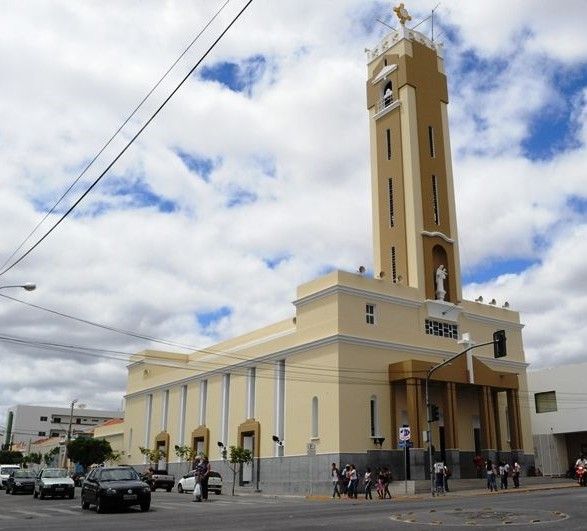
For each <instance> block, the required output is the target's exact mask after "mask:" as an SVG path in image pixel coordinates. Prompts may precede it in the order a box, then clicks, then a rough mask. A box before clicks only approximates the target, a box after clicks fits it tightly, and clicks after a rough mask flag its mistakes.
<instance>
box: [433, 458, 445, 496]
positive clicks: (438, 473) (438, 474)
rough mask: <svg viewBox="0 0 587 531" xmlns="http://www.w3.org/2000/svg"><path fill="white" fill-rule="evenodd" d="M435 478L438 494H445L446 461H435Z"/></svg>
mask: <svg viewBox="0 0 587 531" xmlns="http://www.w3.org/2000/svg"><path fill="white" fill-rule="evenodd" d="M434 479H435V481H434V485H435V489H434V490H435V492H436V494H444V463H443V462H442V461H437V462H436V463H434Z"/></svg>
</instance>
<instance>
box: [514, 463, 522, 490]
mask: <svg viewBox="0 0 587 531" xmlns="http://www.w3.org/2000/svg"><path fill="white" fill-rule="evenodd" d="M521 471H522V467H521V466H520V463H518V462H517V461H514V464H513V466H512V479H513V480H514V489H517V488H519V487H520V472H521Z"/></svg>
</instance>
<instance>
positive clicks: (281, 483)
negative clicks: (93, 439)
mask: <svg viewBox="0 0 587 531" xmlns="http://www.w3.org/2000/svg"><path fill="white" fill-rule="evenodd" d="M404 21H405V20H404ZM366 93H367V108H368V112H369V117H370V135H371V166H372V197H373V241H374V274H373V275H368V274H367V273H366V272H365V271H363V270H361V271H360V272H357V273H349V272H343V271H335V272H332V273H330V274H328V275H326V276H323V277H320V278H318V279H315V280H313V281H311V282H308V283H306V284H303V285H301V286H299V287H298V290H297V297H296V300H295V301H294V302H293V310H292V316H291V318H289V319H286V320H284V321H281V322H279V323H276V324H273V325H271V326H268V327H265V328H262V329H260V330H256V331H254V332H251V333H249V334H245V335H243V336H240V337H237V338H233V339H230V340H227V341H223V342H221V343H219V344H216V345H214V346H212V347H210V348H207V349H204V350H202V351H198V352H194V353H192V354H178V353H169V352H160V351H145V352H141V353H138V354H136V355H135V356H134V357H133V358H132V362H131V364H130V365H129V367H128V387H127V394H126V402H125V418H124V427H123V431H124V456H125V457H124V460H125V462H127V463H128V464H134V465H141V464H144V457H143V455H142V454H141V453H140V451H139V447H148V448H152V449H154V448H160V449H163V450H165V452H166V454H167V457H166V458H165V459H164V461H165V462H164V463H161V466H165V467H166V468H168V469H170V470H174V469H177V470H179V467H180V464H179V463H178V458H177V457H176V456H175V454H174V452H173V448H174V446H176V445H179V446H183V445H187V446H190V447H193V448H195V449H196V450H198V451H199V452H203V453H205V454H207V455H208V456H209V458H210V460H211V462H212V466H213V467H215V468H219V469H220V468H222V467H223V464H222V449H223V447H229V446H231V445H235V446H243V447H246V448H249V449H251V450H252V452H253V455H254V457H255V459H254V462H253V464H252V465H251V466H248V467H245V469H244V470H243V472H242V474H241V477H240V478H239V481H240V482H241V484H242V485H249V486H250V487H251V488H260V489H263V490H270V491H273V492H295V493H310V492H323V491H326V490H327V489H328V486H329V467H330V463H332V462H335V463H337V464H340V463H342V464H343V465H344V464H346V463H354V464H355V465H356V466H357V467H358V468H359V469H360V470H364V469H365V467H367V466H371V467H372V468H376V467H378V466H390V467H391V468H392V472H393V475H394V477H396V478H400V477H403V474H404V472H403V470H404V467H403V459H404V450H401V449H399V448H398V443H399V441H398V430H399V428H401V427H403V426H409V427H410V430H411V441H410V444H411V448H410V449H409V450H408V451H407V455H406V457H407V459H408V465H409V466H408V469H407V473H408V476H409V478H410V479H412V480H418V479H424V478H426V477H428V470H429V463H428V461H427V451H426V449H427V444H428V443H427V438H428V434H427V411H426V407H425V396H424V382H425V379H426V374H427V371H428V370H429V369H430V368H431V367H433V366H434V365H436V364H438V363H440V362H442V361H443V360H445V359H447V358H448V357H450V356H452V355H454V354H456V353H458V352H461V351H462V350H464V349H465V348H468V347H471V346H473V345H475V344H481V343H486V342H490V341H491V340H492V337H493V333H494V332H495V331H496V330H505V333H506V336H507V347H508V355H507V357H505V358H499V359H495V358H494V356H493V349H492V347H491V346H486V347H481V348H478V349H475V350H472V351H471V352H470V353H469V354H467V355H466V356H465V355H464V356H462V357H461V358H459V359H458V360H455V362H454V363H452V364H451V365H450V366H447V367H445V368H443V369H441V370H439V371H438V372H436V373H434V375H433V377H432V379H431V382H430V401H431V402H432V403H433V404H436V405H437V406H438V407H439V411H440V418H439V420H438V421H436V422H434V423H432V430H431V434H430V436H431V444H432V446H433V450H434V458H435V459H440V458H441V459H443V460H444V461H445V462H446V463H447V464H448V466H449V467H451V469H452V472H453V477H457V478H458V477H475V469H474V466H473V458H474V457H475V455H477V454H478V455H482V456H484V457H490V458H493V459H496V458H499V459H504V460H510V459H513V458H516V459H518V460H519V461H520V462H522V463H523V464H525V465H528V466H529V465H531V464H533V455H532V452H533V449H532V437H531V432H530V419H529V407H528V404H527V396H528V392H527V383H526V367H527V364H526V363H525V359H524V349H523V342H522V325H521V324H520V318H519V314H518V313H517V312H515V311H513V310H511V309H509V308H506V307H498V305H497V304H484V303H483V302H481V301H466V300H463V298H462V295H461V280H460V263H459V249H458V234H457V222H456V208H455V201H454V187H453V178H452V164H451V158H450V141H449V130H448V117H447V116H448V115H447V105H448V91H447V85H446V77H445V75H444V69H443V59H442V48H441V47H440V46H439V45H438V44H437V43H434V42H432V41H430V40H429V39H428V38H427V37H425V36H424V35H422V34H421V33H418V32H416V31H413V30H410V29H408V28H407V27H405V25H404V24H403V23H402V24H401V25H400V28H399V29H398V30H397V31H391V32H390V33H389V34H388V35H386V36H385V37H384V38H383V39H382V40H381V41H380V42H379V43H377V45H376V46H375V47H373V48H372V49H371V50H369V51H368V65H367V90H366Z"/></svg>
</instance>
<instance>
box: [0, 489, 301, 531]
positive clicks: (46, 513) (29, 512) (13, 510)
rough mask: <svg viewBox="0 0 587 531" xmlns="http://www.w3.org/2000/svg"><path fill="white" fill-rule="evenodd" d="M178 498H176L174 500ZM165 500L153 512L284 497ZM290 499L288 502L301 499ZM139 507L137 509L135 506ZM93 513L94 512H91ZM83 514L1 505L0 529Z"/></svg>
mask: <svg viewBox="0 0 587 531" xmlns="http://www.w3.org/2000/svg"><path fill="white" fill-rule="evenodd" d="M175 500H177V501H175ZM175 500H169V501H166V500H164V499H161V498H159V497H157V498H155V499H153V500H152V501H151V510H152V511H157V512H159V511H173V512H177V511H180V510H184V511H186V512H188V513H189V512H192V511H194V510H202V509H204V510H209V511H214V509H215V508H222V507H226V506H229V505H230V506H235V505H241V506H247V505H248V506H254V505H256V506H259V505H275V504H278V503H281V502H282V501H283V499H281V498H275V497H271V496H259V497H256V496H234V497H233V496H224V495H223V496H212V497H210V499H209V501H208V502H202V503H193V502H192V497H191V495H187V494H186V495H185V496H184V497H182V498H181V499H177V498H176V499H175ZM302 500H303V498H302V499H300V500H296V499H293V500H287V501H288V502H290V503H291V502H296V501H302ZM136 510H138V508H136ZM91 512H93V511H91ZM84 514H89V513H88V511H83V510H82V508H81V506H80V504H79V502H78V503H77V504H73V503H70V504H67V503H66V504H60V505H59V506H58V507H50V506H48V505H42V504H36V505H35V507H34V508H32V507H30V508H25V507H22V506H20V507H19V506H16V507H11V506H6V505H4V504H2V506H1V507H0V529H2V530H4V529H10V525H11V523H12V524H14V523H15V521H17V520H21V521H24V520H29V521H30V520H38V519H46V518H51V517H56V516H66V515H69V516H77V517H82V516H83V515H84Z"/></svg>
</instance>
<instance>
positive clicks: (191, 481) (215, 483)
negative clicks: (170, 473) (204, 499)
mask: <svg viewBox="0 0 587 531" xmlns="http://www.w3.org/2000/svg"><path fill="white" fill-rule="evenodd" d="M195 485H196V477H195V470H191V471H190V472H188V473H187V474H186V475H185V476H183V477H182V478H181V479H180V480H179V482H178V483H177V492H179V493H182V492H188V491H193V490H194V487H195ZM208 492H215V493H216V494H222V476H221V475H220V474H219V473H218V472H215V471H214V470H212V471H211V472H210V475H209V476H208Z"/></svg>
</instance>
